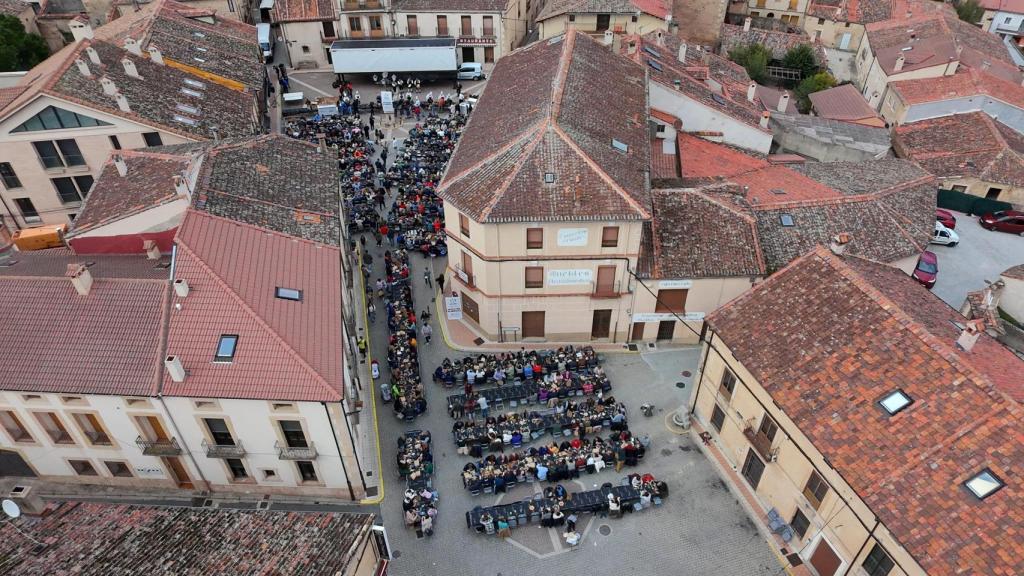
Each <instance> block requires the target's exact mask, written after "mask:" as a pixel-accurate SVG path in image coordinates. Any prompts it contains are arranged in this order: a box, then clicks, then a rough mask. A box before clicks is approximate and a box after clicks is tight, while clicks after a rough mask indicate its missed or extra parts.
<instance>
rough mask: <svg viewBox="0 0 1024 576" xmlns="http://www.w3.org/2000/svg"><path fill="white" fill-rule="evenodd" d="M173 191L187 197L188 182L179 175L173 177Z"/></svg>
mask: <svg viewBox="0 0 1024 576" xmlns="http://www.w3.org/2000/svg"><path fill="white" fill-rule="evenodd" d="M174 191H175V192H177V193H178V194H179V195H181V196H188V195H189V189H188V182H187V181H186V180H185V178H184V177H183V176H182V175H181V174H175V175H174Z"/></svg>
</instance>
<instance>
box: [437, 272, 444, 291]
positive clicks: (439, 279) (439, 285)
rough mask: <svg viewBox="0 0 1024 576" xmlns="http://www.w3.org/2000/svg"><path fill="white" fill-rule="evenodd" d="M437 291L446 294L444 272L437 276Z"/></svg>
mask: <svg viewBox="0 0 1024 576" xmlns="http://www.w3.org/2000/svg"><path fill="white" fill-rule="evenodd" d="M437 290H438V292H441V293H442V294H443V293H444V272H441V273H440V274H438V275H437Z"/></svg>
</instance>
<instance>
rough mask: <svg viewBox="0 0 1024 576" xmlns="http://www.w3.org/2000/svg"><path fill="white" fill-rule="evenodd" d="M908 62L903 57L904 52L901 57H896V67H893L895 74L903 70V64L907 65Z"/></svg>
mask: <svg viewBox="0 0 1024 576" xmlns="http://www.w3.org/2000/svg"><path fill="white" fill-rule="evenodd" d="M906 61H907V59H906V57H904V56H903V52H900V55H899V56H897V57H896V65H895V66H893V67H892V70H893V72H899V71H900V70H903V64H904V63H906Z"/></svg>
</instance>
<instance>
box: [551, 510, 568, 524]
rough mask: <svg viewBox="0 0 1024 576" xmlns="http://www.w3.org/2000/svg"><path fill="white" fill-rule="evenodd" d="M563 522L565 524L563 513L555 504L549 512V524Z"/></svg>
mask: <svg viewBox="0 0 1024 576" xmlns="http://www.w3.org/2000/svg"><path fill="white" fill-rule="evenodd" d="M563 524H565V514H564V513H563V512H562V510H561V508H559V507H558V506H555V509H554V510H553V511H552V512H551V525H552V526H561V525H563Z"/></svg>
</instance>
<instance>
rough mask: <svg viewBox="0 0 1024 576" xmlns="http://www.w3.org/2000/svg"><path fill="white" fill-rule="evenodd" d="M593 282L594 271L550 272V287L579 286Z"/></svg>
mask: <svg viewBox="0 0 1024 576" xmlns="http://www.w3.org/2000/svg"><path fill="white" fill-rule="evenodd" d="M593 280H594V271H593V270H585V269H580V270H548V286H577V285H580V284H590V283H591V282H592V281H593Z"/></svg>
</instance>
